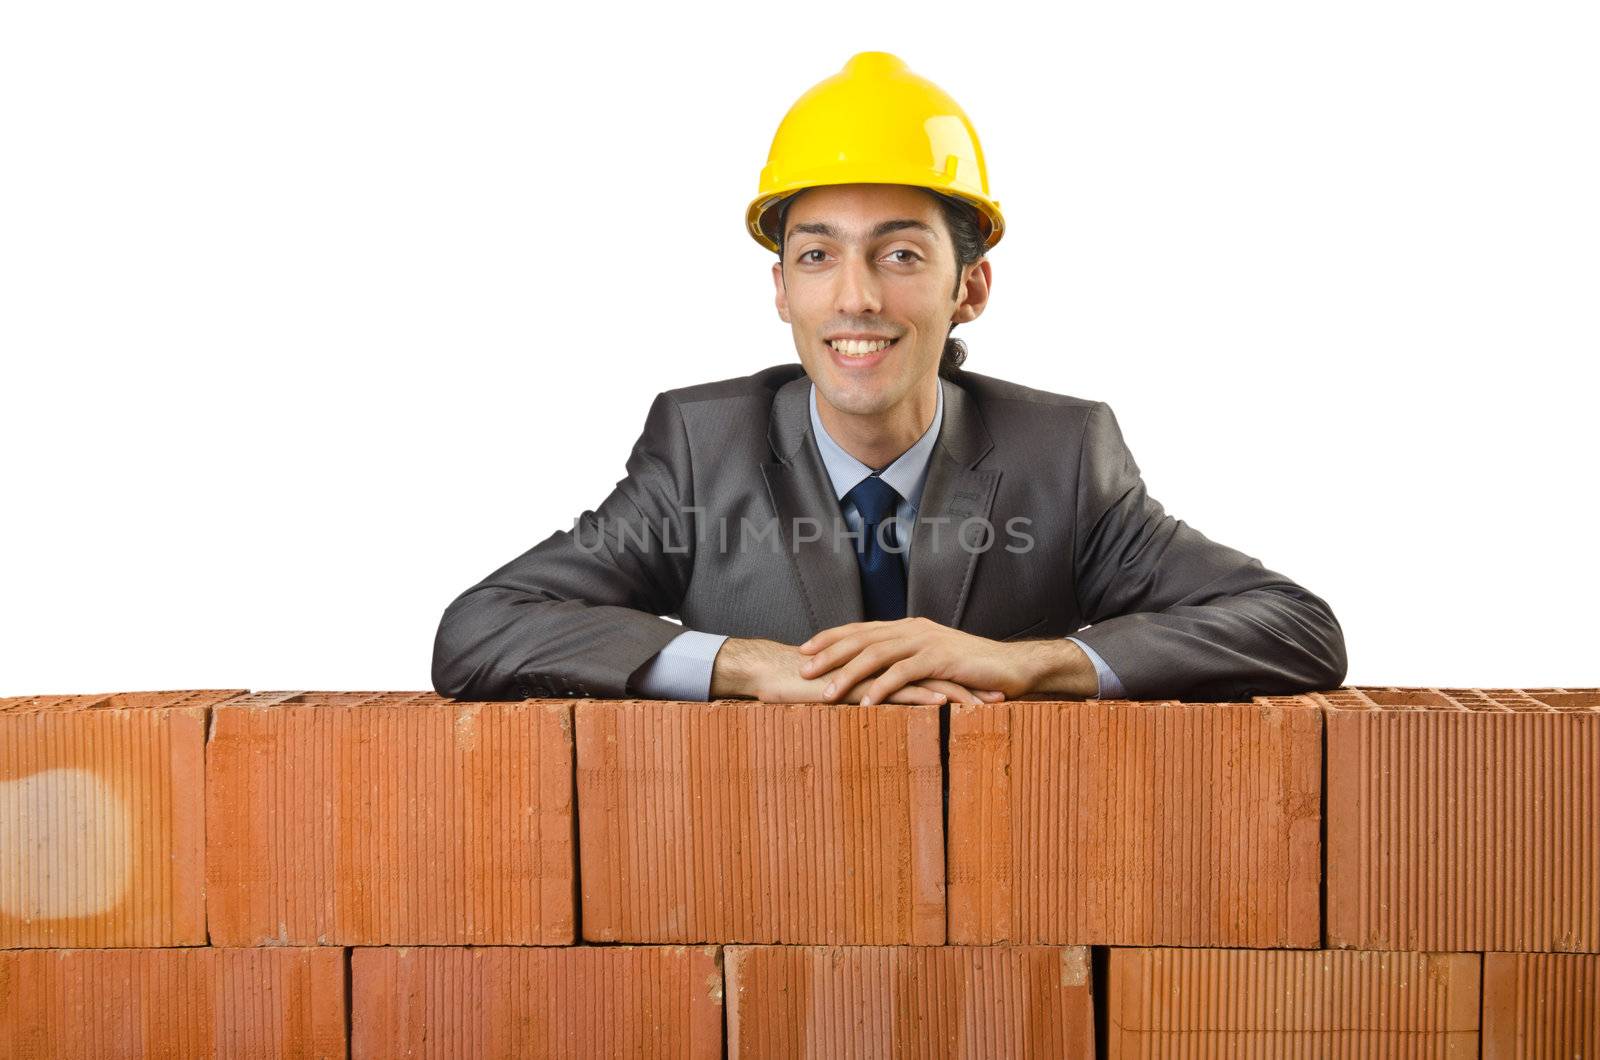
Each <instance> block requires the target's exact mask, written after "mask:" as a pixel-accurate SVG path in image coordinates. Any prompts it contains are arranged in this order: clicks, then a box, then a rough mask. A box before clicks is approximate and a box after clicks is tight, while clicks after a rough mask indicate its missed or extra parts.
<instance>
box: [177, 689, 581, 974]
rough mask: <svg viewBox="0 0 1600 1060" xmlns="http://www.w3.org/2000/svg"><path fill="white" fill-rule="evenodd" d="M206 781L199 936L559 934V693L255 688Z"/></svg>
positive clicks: (344, 939)
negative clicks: (204, 927)
mask: <svg viewBox="0 0 1600 1060" xmlns="http://www.w3.org/2000/svg"><path fill="white" fill-rule="evenodd" d="M206 777H207V788H206V821H207V829H206V835H207V844H206V845H207V888H208V891H207V893H208V910H207V913H208V919H209V923H210V928H211V936H212V941H213V942H216V943H218V944H221V945H243V946H253V945H260V944H265V943H275V944H292V945H298V944H309V943H316V944H334V945H407V944H438V945H452V944H465V943H476V944H480V945H488V944H507V945H511V944H551V943H554V944H561V943H567V942H571V941H573V938H574V934H575V931H574V922H573V908H574V894H575V892H576V886H575V883H574V879H573V871H574V857H573V825H572V820H573V818H572V729H571V714H570V704H569V703H568V702H567V701H547V700H525V701H518V702H504V703H457V702H453V701H450V700H444V699H440V698H439V697H438V696H435V695H433V694H432V693H401V692H389V693H355V692H349V693H291V692H284V693H263V694H260V695H255V696H251V697H249V698H248V699H244V700H240V701H238V702H236V703H232V704H228V705H225V706H222V707H219V708H218V709H217V710H216V712H215V726H214V731H213V734H212V739H211V742H210V744H209V747H208V753H207V757H206Z"/></svg>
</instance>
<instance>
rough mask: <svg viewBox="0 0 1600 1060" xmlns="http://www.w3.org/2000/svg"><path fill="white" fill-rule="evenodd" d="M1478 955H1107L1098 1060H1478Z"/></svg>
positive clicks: (1227, 952) (1316, 952)
mask: <svg viewBox="0 0 1600 1060" xmlns="http://www.w3.org/2000/svg"><path fill="white" fill-rule="evenodd" d="M1479 971H1480V968H1479V959H1478V955H1477V954H1475V953H1446V954H1439V953H1371V952H1357V951H1353V950H1186V949H1114V950H1112V951H1111V963H1110V975H1109V980H1110V983H1109V990H1108V997H1107V1026H1106V1034H1107V1038H1108V1041H1107V1047H1108V1052H1107V1055H1109V1056H1111V1057H1118V1056H1151V1055H1158V1056H1160V1055H1172V1054H1177V1053H1179V1052H1181V1053H1182V1054H1183V1055H1185V1056H1240V1055H1246V1054H1248V1055H1251V1056H1288V1055H1295V1056H1332V1055H1335V1054H1338V1055H1341V1056H1378V1055H1383V1056H1391V1055H1395V1056H1398V1055H1406V1056H1430V1055H1431V1056H1461V1057H1471V1056H1476V1055H1477V1052H1478V1002H1479V995H1478V986H1479V979H1478V977H1479Z"/></svg>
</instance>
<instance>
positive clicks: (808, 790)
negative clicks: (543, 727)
mask: <svg viewBox="0 0 1600 1060" xmlns="http://www.w3.org/2000/svg"><path fill="white" fill-rule="evenodd" d="M577 742H578V801H579V806H580V807H581V812H580V814H579V818H578V825H579V839H578V846H579V860H580V865H581V869H580V873H579V876H580V878H581V880H582V883H583V896H582V903H583V937H584V938H585V939H588V940H591V941H622V942H789V943H816V944H828V943H834V944H838V943H846V944H894V943H932V944H937V943H940V942H943V941H944V916H945V914H944V873H943V869H942V864H941V861H942V857H943V838H944V837H943V815H942V811H941V798H942V796H941V791H940V780H941V771H940V766H939V711H938V708H936V707H913V706H898V705H886V706H881V707H860V706H841V705H817V704H787V705H784V704H763V703H748V702H732V701H723V702H715V703H668V702H660V701H625V702H583V703H579V704H578V706H577Z"/></svg>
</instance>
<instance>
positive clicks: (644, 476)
mask: <svg viewBox="0 0 1600 1060" xmlns="http://www.w3.org/2000/svg"><path fill="white" fill-rule="evenodd" d="M689 457H690V454H689V443H688V434H687V432H686V430H685V428H684V424H683V413H682V411H681V410H680V409H679V407H678V405H677V403H676V402H675V401H673V400H672V398H671V397H669V396H668V395H666V394H658V395H657V396H656V399H655V401H654V403H653V404H652V405H651V406H650V412H649V415H648V416H647V417H646V420H645V427H644V431H643V433H642V434H641V435H640V437H639V440H638V441H637V442H636V443H635V444H634V447H633V451H632V453H631V454H630V456H629V457H628V463H627V476H626V477H625V478H623V479H622V480H621V481H620V482H618V483H617V485H616V488H615V489H613V490H612V491H611V494H610V495H609V496H607V497H606V498H605V500H603V501H602V502H601V503H600V507H599V508H597V509H595V510H592V511H585V512H583V513H582V514H581V515H580V516H579V517H578V519H577V520H576V522H575V524H574V530H560V531H557V532H556V533H554V534H551V535H550V536H549V537H548V538H546V539H545V540H543V541H541V542H540V543H539V544H537V545H535V546H534V547H533V548H531V549H529V550H528V551H527V552H524V553H523V554H522V555H520V556H518V557H517V558H516V559H514V560H512V561H511V562H510V563H507V564H506V565H505V566H503V567H501V568H500V569H499V570H496V571H494V572H493V573H492V574H490V575H489V576H488V577H486V578H484V579H483V580H482V581H480V582H479V583H478V584H476V585H474V586H472V587H471V588H469V589H467V590H466V591H465V592H463V593H462V594H461V595H460V596H458V597H456V598H455V600H453V601H452V602H451V603H450V605H449V606H448V607H446V608H445V612H444V617H443V618H442V619H441V620H440V622H439V630H438V633H437V635H436V636H435V638H434V645H433V686H434V689H435V691H437V692H438V693H439V694H440V695H443V696H453V697H455V698H458V699H522V698H526V697H529V696H556V695H584V696H595V697H600V698H610V699H616V698H624V697H626V696H628V695H629V690H628V679H629V677H630V676H631V675H632V674H633V672H634V671H635V670H636V669H638V668H639V667H640V666H642V665H643V664H644V663H645V662H646V661H647V660H649V659H651V658H652V657H654V656H655V655H656V653H657V652H659V651H660V650H661V649H662V648H664V647H666V646H667V644H669V643H670V642H671V641H673V640H674V639H675V638H676V637H678V635H679V634H681V633H683V632H684V628H683V627H682V626H680V625H678V624H676V623H674V622H669V621H667V620H666V619H665V618H662V617H660V616H662V615H673V614H676V613H677V611H678V608H679V607H680V606H681V603H682V600H683V597H684V594H685V592H686V590H687V586H688V581H689V574H690V571H691V569H692V566H693V563H692V561H693V551H692V550H693V546H694V530H695V527H694V520H693V512H692V511H690V510H689V509H690V508H692V505H693V482H692V474H691V469H690V458H689Z"/></svg>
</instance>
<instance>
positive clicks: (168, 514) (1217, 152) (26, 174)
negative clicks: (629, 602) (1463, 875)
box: [0, 0, 1600, 695]
mask: <svg viewBox="0 0 1600 1060" xmlns="http://www.w3.org/2000/svg"><path fill="white" fill-rule="evenodd" d="M860 50H885V51H890V52H894V53H896V54H898V55H899V56H900V57H902V58H903V59H905V60H906V61H907V62H908V63H909V64H910V66H911V68H912V69H913V70H915V71H917V72H918V73H921V74H923V75H924V76H927V77H929V78H930V79H932V80H933V81H935V82H936V83H938V84H939V85H940V86H942V87H943V88H945V89H946V90H947V91H949V92H950V93H951V94H952V95H953V96H954V97H955V98H956V99H957V100H959V101H960V102H961V104H962V105H963V107H964V108H965V110H966V111H967V113H968V115H969V117H970V118H971V119H972V121H973V123H974V124H975V126H976V127H977V129H978V131H979V134H980V136H981V137H982V140H983V146H984V149H985V152H986V154H987V157H988V163H989V172H990V180H991V191H992V192H993V194H994V195H995V196H996V197H997V198H998V199H999V200H1000V202H1001V205H1002V207H1003V209H1004V211H1005V214H1006V218H1007V222H1008V226H1009V227H1008V232H1007V235H1006V237H1005V239H1004V240H1003V241H1002V242H1001V243H1000V245H999V246H998V247H996V248H995V250H994V251H993V253H992V257H991V260H992V262H993V269H994V291H993V300H992V301H991V302H990V304H989V307H988V309H987V311H986V312H985V314H984V316H983V317H982V318H981V319H980V320H979V321H977V322H975V323H973V324H970V325H965V326H963V327H962V328H960V329H958V330H957V334H958V335H963V336H964V337H965V338H966V339H967V342H968V345H969V347H970V351H971V352H970V356H969V359H968V362H967V366H968V367H969V368H970V369H972V370H974V371H979V372H983V373H986V374H990V375H997V376H1000V377H1003V378H1007V379H1013V380H1016V381H1018V382H1022V383H1026V384H1028V385H1031V386H1034V387H1039V388H1042V389H1045V390H1051V391H1056V392H1062V393H1068V394H1074V395H1077V396H1080V397H1087V398H1093V399H1098V400H1104V401H1107V402H1109V403H1110V404H1111V406H1112V408H1113V409H1114V410H1115V411H1116V413H1117V416H1118V419H1119V422H1120V423H1121V425H1122V428H1123V431H1124V435H1125V437H1126V438H1127V441H1128V443H1129V445H1130V447H1131V448H1132V450H1133V452H1134V454H1135V456H1136V458H1137V459H1138V461H1139V464H1140V466H1141V468H1142V470H1143V472H1144V475H1145V481H1146V483H1147V484H1148V486H1149V488H1150V492H1151V494H1152V496H1154V497H1156V498H1157V499H1159V500H1160V501H1161V502H1162V503H1163V504H1164V505H1165V506H1166V508H1167V510H1168V511H1169V512H1170V513H1172V514H1173V515H1176V516H1178V517H1179V518H1182V519H1183V520H1185V521H1186V522H1188V523H1189V524H1190V525H1192V526H1194V527H1196V528H1198V529H1200V530H1201V531H1202V532H1203V533H1205V534H1206V535H1207V536H1209V537H1212V538H1214V539H1216V540H1219V541H1222V542H1224V543H1226V544H1229V545H1232V546H1234V547H1235V548H1239V549H1241V550H1243V551H1245V552H1247V553H1249V554H1251V555H1253V556H1256V557H1258V558H1260V559H1261V560H1262V562H1263V563H1265V564H1266V565H1267V566H1268V567H1270V568H1273V569H1275V570H1279V571H1281V572H1283V573H1285V574H1288V575H1289V576H1290V577H1292V578H1294V579H1295V580H1297V581H1299V582H1300V583H1301V584H1303V585H1305V586H1306V587H1307V588H1309V589H1311V590H1312V591H1313V592H1316V593H1318V594H1320V595H1322V596H1323V597H1324V598H1325V599H1327V600H1328V602H1329V603H1330V604H1331V606H1332V607H1333V609H1334V611H1335V613H1336V614H1337V616H1338V617H1339V619H1340V621H1341V623H1342V625H1343V627H1344V630H1345V634H1346V639H1347V643H1348V646H1349V654H1350V672H1349V676H1348V682H1349V683H1351V684H1390V683H1395V684H1413V685H1479V686H1531V685H1566V686H1573V685H1600V661H1597V653H1596V649H1595V645H1594V634H1595V632H1596V630H1597V626H1600V623H1597V621H1596V606H1595V599H1596V595H1597V592H1596V591H1597V589H1600V573H1597V563H1596V560H1595V556H1594V547H1593V542H1594V540H1595V537H1596V522H1597V520H1596V516H1597V514H1600V511H1597V509H1600V499H1597V498H1600V490H1597V488H1596V485H1595V470H1594V464H1595V455H1596V450H1597V444H1596V440H1595V426H1594V417H1593V409H1594V404H1595V399H1594V394H1593V392H1592V390H1591V384H1592V380H1593V374H1592V364H1593V362H1594V359H1595V357H1596V355H1597V354H1600V311H1597V308H1600V307H1597V301H1600V299H1597V292H1600V251H1597V248H1600V192H1597V189H1600V136H1597V132H1600V113H1597V112H1600V63H1597V62H1596V61H1595V56H1596V54H1600V16H1597V15H1596V8H1595V7H1594V6H1593V5H1592V4H1580V3H1571V4H1551V3H1515V4H1513V3H1510V2H1505V3H1500V4H1483V3H1417V2H1411V0H1398V2H1397V0H1383V2H1365V0H1363V2H1354V3H1351V2H1346V3H1340V4H1317V5H1310V4H1285V3H1282V2H1273V3H1256V4H1245V3H1236V2H1230V0H1223V2H1215V0H1214V2H1210V3H1205V4H1179V3H1173V4H1169V5H1151V4H1140V3H1105V4H1098V5H1094V6H1068V7H1066V8H1057V9H1056V11H1055V13H1048V12H1047V9H1041V8H1040V7H1038V6H1037V5H1032V4H1030V5H1027V6H1026V7H1025V6H1023V5H1020V4H1019V5H1016V6H1013V7H1010V8H1007V7H1005V6H1003V5H993V4H990V5H981V6H979V5H972V4H962V5H931V4H925V3H922V4H916V5H893V6H883V7H880V8H872V7H863V6H861V5H857V4H850V5H844V4H839V5H835V4H827V3H807V4H803V5H783V6H762V5H741V6H739V7H737V8H734V7H729V8H727V9H723V10H710V9H706V10H695V9H691V8H684V7H681V6H672V5H668V6H666V7H659V6H653V7H641V8H639V9H638V10H629V9H626V8H621V7H618V6H616V5H611V4H586V5H576V7H575V8H568V9H566V10H554V9H552V8H551V7H547V6H544V5H538V6H536V5H532V4H515V5H505V6H487V5H479V4H468V3H459V2H457V3H450V4H444V3H434V4H414V3H410V4H408V3H401V4H394V3H385V4H377V3H371V4H353V3H337V2H327V0H319V2H316V3H284V2H277V3H271V4H268V3H256V4H251V5H245V4H235V3H193V4H181V5H180V4H173V3H162V2H156V3H141V4H111V3H106V4H97V5H86V4H79V3H72V2H51V3H43V2H34V3H26V2H25V3H20V4H9V5H5V7H4V8H3V13H0V163H3V164H0V357H3V362H0V363H3V375H0V402H3V406H0V407H3V415H4V423H5V440H6V444H5V449H4V456H3V458H0V460H3V463H0V504H3V505H4V510H3V513H0V538H3V540H0V545H3V548H0V557H3V558H0V695H20V694H32V693H43V692H99V691H110V690H123V689H159V688H186V687H247V688H258V689H264V688H324V689H385V688H396V689H423V688H427V687H429V685H430V676H429V659H430V651H431V647H432V640H433V634H434V630H435V628H436V626H437V622H438V619H439V615H440V613H441V612H442V610H443V609H444V607H445V605H446V604H447V603H448V602H449V601H450V600H451V598H453V597H454V596H455V595H456V594H457V593H459V592H461V591H462V590H463V589H465V588H466V587H467V586H468V585H470V584H472V583H474V582H476V581H477V580H479V579H480V578H482V577H483V576H484V575H486V574H488V573H489V572H490V571H491V570H493V569H494V568H496V567H498V566H500V565H501V564H502V563H504V562H506V561H507V560H509V559H511V558H512V557H513V556H515V555H517V554H519V553H521V552H522V551H524V550H525V549H527V548H529V547H531V546H532V545H534V544H536V543H537V542H539V541H540V540H543V539H544V538H545V537H547V536H548V535H549V534H550V533H552V532H554V531H555V530H557V529H561V528H566V527H570V526H571V525H572V519H573V517H574V516H575V515H576V514H577V513H578V512H580V511H582V510H584V509H586V508H592V507H594V506H596V505H598V504H599V502H600V500H601V499H602V498H603V497H604V496H605V495H606V494H607V493H608V492H609V491H610V489H611V488H612V486H613V484H614V483H615V482H616V481H617V480H618V479H619V478H621V477H622V473H623V463H624V460H625V459H626V457H627V454H628V451H629V449H630V448H631V446H632V444H633V442H634V440H635V438H636V437H637V434H638V431H639V428H640V426H641V425H642V423H643V419H644V414H645V411H646V409H647V408H648V407H649V404H650V401H651V399H652V397H653V396H654V395H655V394H656V393H657V392H659V391H661V390H664V389H668V388H671V387H676V386H683V385H687V384H690V383H694V382H700V381H704V380H711V379H719V378H725V377H728V376H733V375H743V374H747V373H749V372H752V371H755V370H757V369H759V368H762V367H765V366H768V365H772V364H777V363H782V362H790V361H794V360H795V359H796V353H795V349H794V344H793V340H792V337H791V333H790V331H789V329H788V326H787V325H785V324H783V323H782V322H781V321H780V320H779V319H778V317H777V313H776V311H775V309H774V307H773V304H772V285H771V280H770V277H769V265H770V262H771V260H772V256H771V255H770V254H769V253H768V252H766V251H764V250H762V249H761V248H760V247H758V246H757V245H756V243H755V242H754V241H753V240H752V239H750V237H749V236H748V235H746V234H745V231H744V228H743V212H744V208H745V205H746V203H747V202H748V201H749V199H750V198H751V197H752V196H753V195H754V193H755V190H756V184H757V178H758V175H759V172H760V169H761V167H762V165H763V164H764V162H765V159H766V153H767V149H768V147H769V145H770V143H771V137H772V134H773V132H774V130H775V129H776V127H777V124H778V121H779V119H780V118H781V117H782V115H783V113H784V111H785V110H786V109H787V108H788V106H789V105H790V104H791V103H792V102H793V101H794V100H795V98H797V97H798V96H799V95H800V94H801V93H802V92H803V91H805V90H806V89H807V88H808V87H810V86H811V85H812V84H814V83H816V82H817V81H819V80H821V79H823V78H824V77H827V76H829V75H831V74H832V73H834V72H836V71H837V70H838V69H840V68H841V67H842V66H843V65H844V63H845V61H846V60H847V59H848V58H849V57H850V55H851V54H853V53H854V52H856V51H860ZM1041 444H1048V441H1047V440H1045V439H1041Z"/></svg>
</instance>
